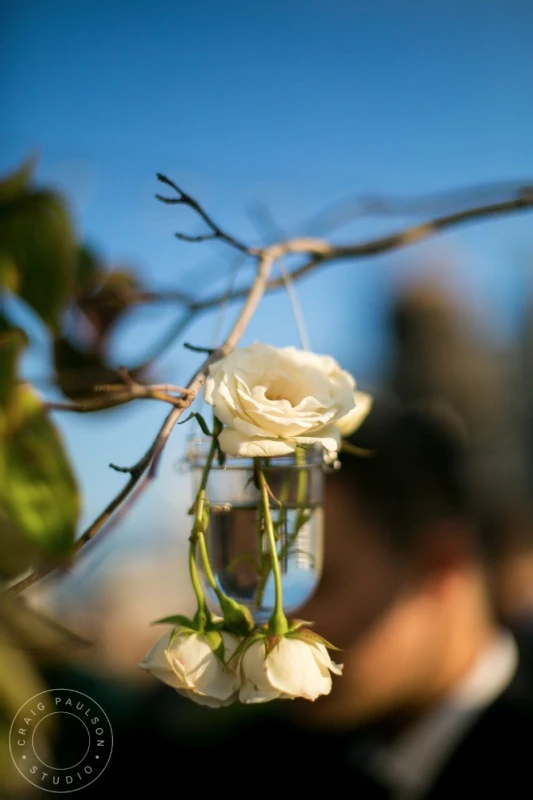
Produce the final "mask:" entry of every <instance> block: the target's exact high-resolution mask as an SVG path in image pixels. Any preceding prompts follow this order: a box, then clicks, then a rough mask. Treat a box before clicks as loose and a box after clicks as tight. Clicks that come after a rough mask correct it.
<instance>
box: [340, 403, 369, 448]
mask: <svg viewBox="0 0 533 800" xmlns="http://www.w3.org/2000/svg"><path fill="white" fill-rule="evenodd" d="M354 402H355V408H352V410H351V411H349V412H348V413H347V414H346V416H345V417H341V419H339V420H338V421H337V422H336V425H337V428H338V429H339V432H340V435H341V436H342V437H343V439H344V437H345V436H350V435H351V434H352V433H354V431H356V430H357V428H358V427H359V426H360V425H361V424H362V422H363V421H364V420H365V419H366V417H367V416H368V414H369V412H370V409H371V408H372V396H371V395H369V394H366V393H365V392H356V393H355V395H354Z"/></svg>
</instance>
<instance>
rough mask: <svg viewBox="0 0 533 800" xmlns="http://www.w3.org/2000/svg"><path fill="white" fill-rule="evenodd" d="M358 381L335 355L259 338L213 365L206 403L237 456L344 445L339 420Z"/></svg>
mask: <svg viewBox="0 0 533 800" xmlns="http://www.w3.org/2000/svg"><path fill="white" fill-rule="evenodd" d="M354 388H355V381H354V379H353V378H352V376H351V375H350V374H349V373H348V372H345V371H344V370H342V369H341V368H340V367H339V365H338V364H337V362H336V361H335V359H333V358H330V357H329V356H321V355H316V354H315V353H310V352H308V351H305V350H297V349H296V348H295V347H284V348H276V347H271V346H270V345H268V344H262V343H260V342H256V343H255V344H252V345H250V346H249V347H245V348H242V349H240V350H235V351H234V352H233V353H230V354H229V355H228V356H226V357H225V358H223V359H221V360H220V361H217V362H216V363H215V364H212V365H211V366H210V368H209V377H208V378H207V380H206V384H205V399H206V402H208V403H210V404H211V405H213V406H214V411H215V415H216V416H217V417H218V419H219V420H220V421H221V422H222V423H223V424H224V425H225V426H226V427H225V428H224V429H223V431H222V433H221V434H220V437H219V442H220V446H221V448H222V450H224V451H225V452H226V453H228V455H232V456H247V457H257V456H282V455H287V454H289V453H292V452H294V450H295V448H296V447H297V446H298V445H313V444H317V443H318V444H321V445H322V446H323V447H324V448H325V449H326V450H329V451H335V450H337V449H338V447H339V446H340V432H339V429H338V428H337V425H336V423H337V422H338V421H339V420H340V419H342V418H343V417H345V416H346V415H347V414H349V412H351V411H353V409H354Z"/></svg>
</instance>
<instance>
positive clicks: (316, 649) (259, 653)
mask: <svg viewBox="0 0 533 800" xmlns="http://www.w3.org/2000/svg"><path fill="white" fill-rule="evenodd" d="M265 641H266V640H265V639H258V640H256V641H255V642H253V643H252V644H251V645H250V646H249V647H248V648H247V649H246V650H245V652H244V654H243V656H242V658H241V660H240V662H239V670H240V674H241V688H240V692H239V700H240V701H241V703H266V702H268V701H269V700H293V699H294V698H296V697H304V698H305V699H306V700H316V698H317V697H319V695H322V694H329V693H330V691H331V672H334V673H335V674H336V675H340V674H341V673H342V665H340V664H334V663H333V661H332V660H331V658H330V657H329V654H328V651H327V650H326V648H325V646H324V645H323V644H317V643H309V642H304V641H302V640H301V639H295V638H287V637H283V638H282V639H280V641H279V643H278V644H277V645H275V646H274V648H273V649H272V650H271V651H270V652H269V653H268V654H267V650H266V644H265Z"/></svg>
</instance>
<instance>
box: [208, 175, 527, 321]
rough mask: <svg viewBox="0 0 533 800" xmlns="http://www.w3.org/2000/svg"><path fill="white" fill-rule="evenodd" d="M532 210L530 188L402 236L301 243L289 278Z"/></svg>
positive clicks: (212, 300) (277, 285) (214, 301)
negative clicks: (301, 255) (300, 258)
mask: <svg viewBox="0 0 533 800" xmlns="http://www.w3.org/2000/svg"><path fill="white" fill-rule="evenodd" d="M531 208H533V186H532V187H530V186H526V187H523V188H522V189H520V190H519V191H518V192H517V194H516V197H514V198H511V199H510V200H504V201H502V202H499V203H491V204H484V205H481V206H475V207H472V208H467V209H463V210H462V211H456V212H455V213H453V214H446V215H444V216H442V217H436V218H435V219H433V220H430V221H429V222H425V223H421V224H419V225H412V226H410V227H409V228H405V229H404V230H402V231H399V232H398V233H393V234H389V235H387V236H382V237H378V238H376V239H369V240H368V241H366V242H361V243H356V244H348V245H331V244H328V243H327V242H325V241H322V240H321V239H300V240H299V241H300V242H305V241H307V242H308V243H309V246H308V250H307V252H308V254H310V255H311V258H310V259H309V260H308V261H306V262H305V263H304V264H302V265H301V266H299V267H297V268H296V269H294V270H292V271H291V272H289V273H288V274H289V277H290V278H291V279H292V280H297V279H299V278H302V277H304V276H305V275H307V274H309V273H310V272H312V271H313V270H315V269H316V268H317V267H319V266H322V265H326V264H332V263H334V262H335V261H341V260H346V259H352V258H353V259H358V258H367V257H371V256H378V255H382V254H383V253H387V252H390V251H392V250H399V249H400V248H402V247H407V245H410V244H414V243H415V242H419V241H422V240H423V239H428V238H429V237H430V236H433V235H435V234H436V233H438V232H439V231H441V230H444V229H446V228H452V227H455V226H457V225H460V224H464V223H466V222H469V221H470V220H473V219H476V218H479V219H482V218H484V217H491V216H497V215H500V214H508V213H512V212H517V211H526V210H528V209H531ZM284 285H285V282H284V279H283V277H279V278H274V279H272V280H270V281H269V282H268V284H267V287H266V290H267V291H273V290H275V289H282V288H283V287H284ZM247 293H248V288H244V289H238V290H237V291H235V292H231V293H230V294H218V295H214V296H213V297H209V298H206V299H205V300H199V301H198V302H196V303H194V304H193V307H194V309H195V310H196V311H205V310H207V309H210V308H213V307H215V306H217V305H219V304H220V303H221V302H223V301H224V302H229V301H233V300H241V299H242V298H243V297H246V295H247Z"/></svg>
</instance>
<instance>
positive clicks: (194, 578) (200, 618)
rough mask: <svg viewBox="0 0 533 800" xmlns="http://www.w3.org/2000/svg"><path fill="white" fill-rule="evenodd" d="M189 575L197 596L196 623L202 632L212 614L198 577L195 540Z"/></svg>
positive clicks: (191, 549) (190, 552)
mask: <svg viewBox="0 0 533 800" xmlns="http://www.w3.org/2000/svg"><path fill="white" fill-rule="evenodd" d="M189 574H190V576H191V584H192V588H193V589H194V594H195V595H196V601H197V603H198V608H197V610H196V618H195V619H196V622H197V623H199V628H200V630H204V629H205V626H206V624H207V622H208V621H209V619H210V617H211V614H210V612H209V609H208V608H207V603H206V601H205V594H204V590H203V589H202V584H201V582H200V578H199V576H198V568H197V566H196V541H195V540H194V539H191V543H190V545H189Z"/></svg>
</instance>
